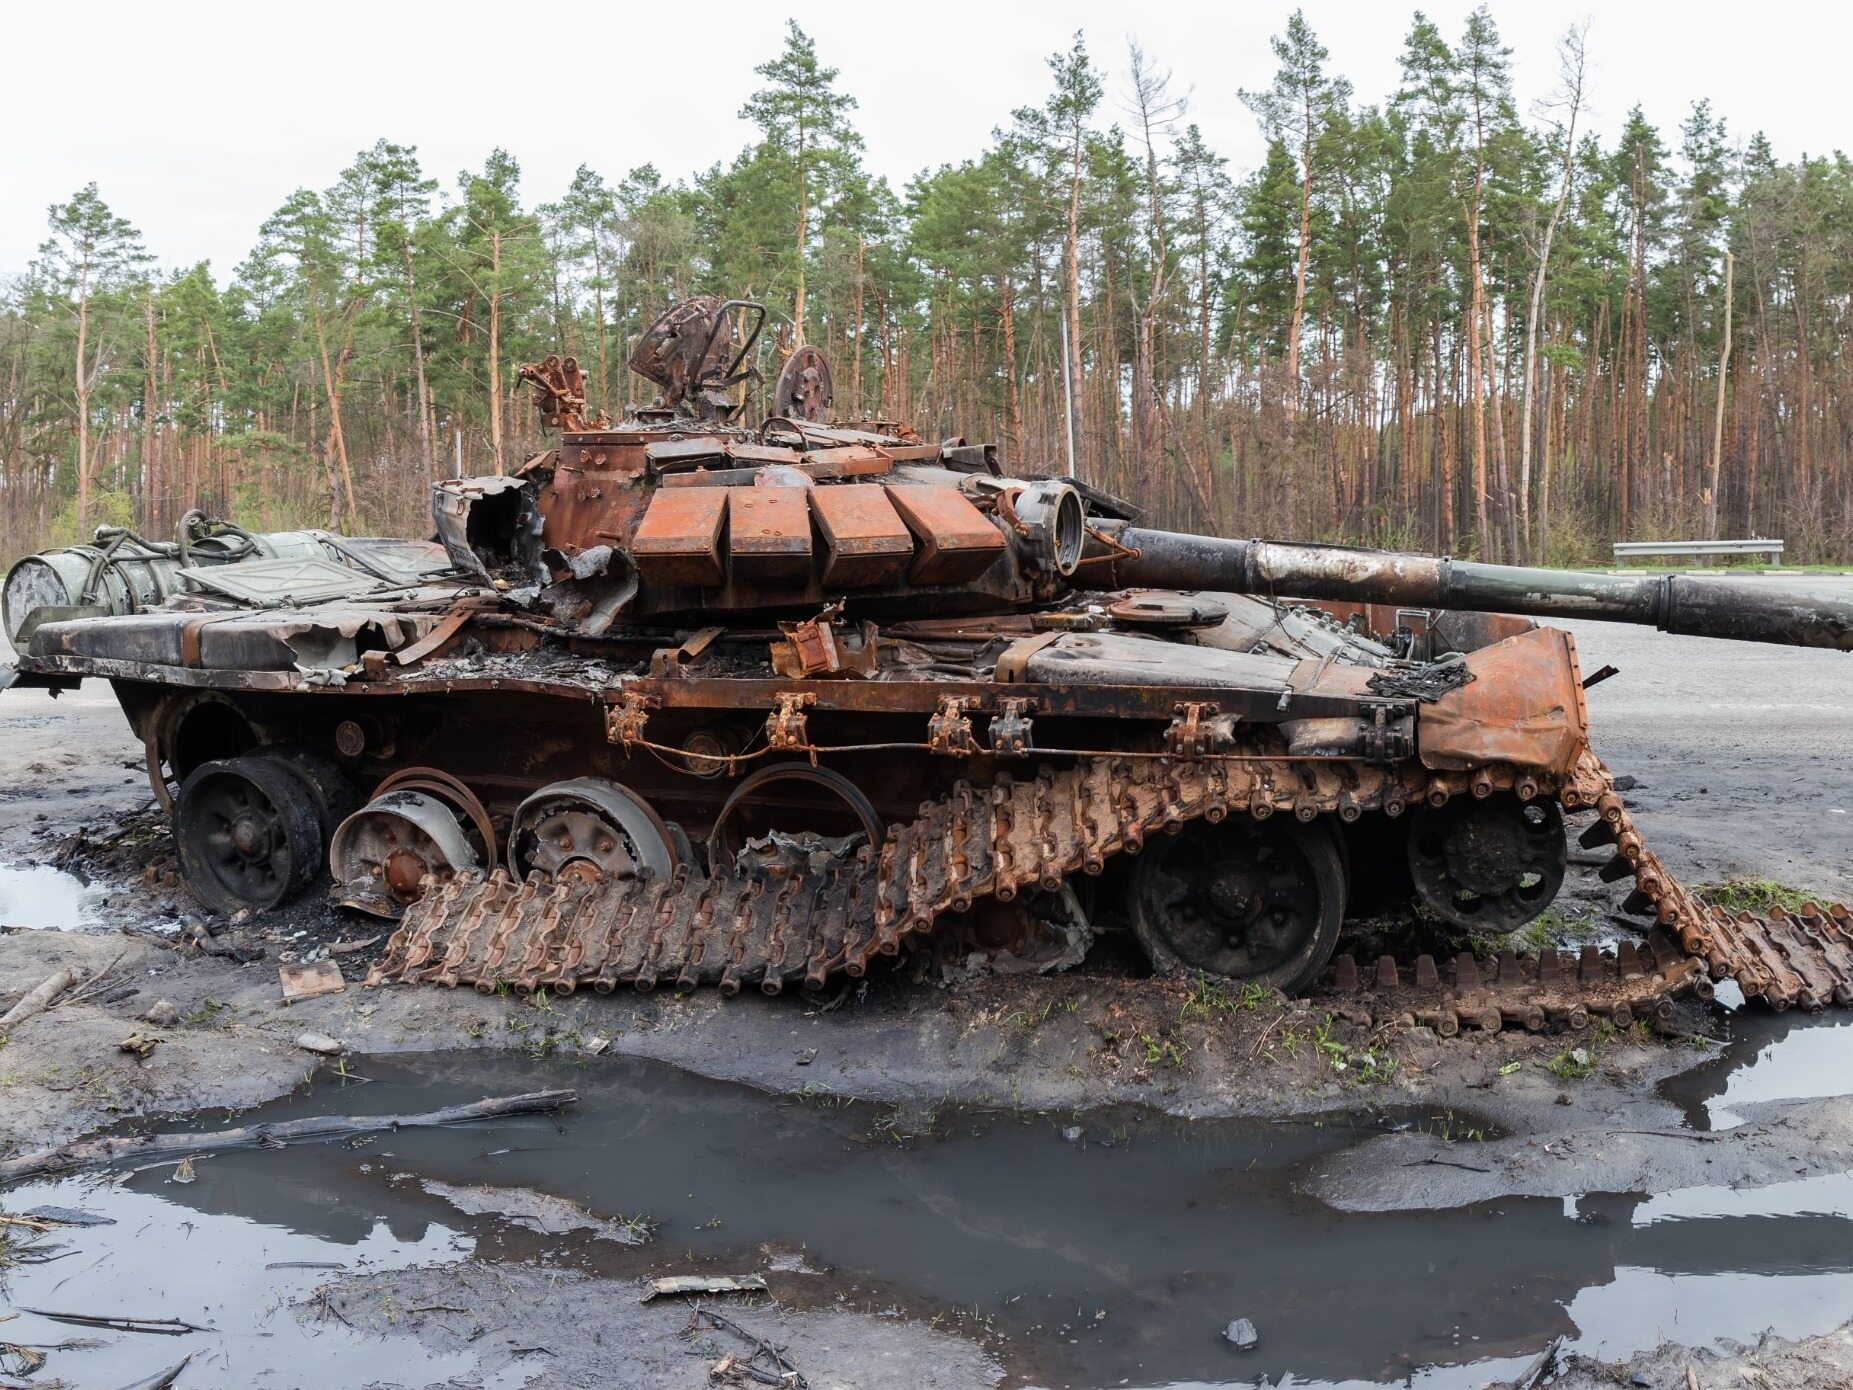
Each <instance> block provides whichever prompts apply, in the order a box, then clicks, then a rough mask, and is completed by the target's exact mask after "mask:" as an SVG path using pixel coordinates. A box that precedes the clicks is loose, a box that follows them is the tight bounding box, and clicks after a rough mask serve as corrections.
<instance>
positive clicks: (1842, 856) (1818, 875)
mask: <svg viewBox="0 0 1853 1390" xmlns="http://www.w3.org/2000/svg"><path fill="white" fill-rule="evenodd" d="M1757 582H1764V583H1771V584H1775V583H1789V582H1800V581H1799V580H1797V581H1788V580H1780V579H1773V578H1772V579H1767V580H1759V581H1757ZM1806 587H1810V588H1818V589H1826V590H1831V591H1833V592H1836V593H1840V594H1847V595H1853V579H1846V578H1841V577H1839V576H1809V578H1808V580H1807V583H1806ZM1561 626H1563V627H1566V628H1568V629H1569V630H1570V631H1571V632H1572V633H1574V634H1575V636H1576V643H1577V651H1578V653H1579V655H1580V657H1581V660H1582V665H1583V673H1584V675H1586V676H1587V675H1589V674H1590V673H1592V672H1594V671H1596V670H1597V669H1599V668H1600V667H1602V666H1604V665H1609V664H1612V665H1614V666H1617V667H1619V668H1620V672H1621V673H1620V674H1619V675H1617V676H1614V677H1611V678H1610V679H1608V680H1606V681H1604V682H1602V683H1601V684H1600V685H1597V686H1596V687H1594V688H1593V689H1591V690H1590V692H1589V720H1590V738H1591V742H1592V743H1593V744H1594V745H1595V749H1596V752H1597V753H1598V754H1600V755H1601V757H1602V759H1603V761H1605V762H1606V763H1608V765H1609V768H1610V770H1611V771H1613V772H1615V773H1616V774H1617V775H1623V774H1631V775H1633V776H1635V777H1637V778H1639V779H1640V783H1639V785H1638V786H1637V787H1636V788H1635V789H1634V790H1633V791H1631V792H1630V793H1629V794H1628V795H1629V799H1630V801H1631V802H1632V803H1634V804H1635V805H1636V806H1637V807H1638V808H1639V811H1640V821H1641V825H1642V829H1643V831H1644V832H1645V834H1646V835H1647V837H1648V843H1649V844H1650V845H1651V846H1653V848H1654V849H1655V850H1656V851H1657V852H1658V853H1659V854H1660V857H1661V858H1662V859H1663V860H1665V861H1666V863H1667V865H1668V867H1669V868H1671V869H1672V870H1673V871H1674V872H1675V873H1677V874H1679V875H1680V876H1681V877H1683V878H1684V879H1686V880H1687V881H1688V882H1714V881H1717V880H1719V879H1722V878H1728V877H1737V876H1756V877H1764V878H1772V879H1776V880H1778V881H1780V882H1782V883H1785V884H1788V885H1790V886H1792V887H1795V888H1799V889H1803V890H1807V891H1811V892H1816V893H1820V894H1824V895H1826V896H1829V897H1832V898H1836V899H1840V900H1847V899H1849V898H1853V653H1846V652H1836V651H1820V650H1805V649H1800V648H1794V647H1772V646H1763V645H1760V644H1756V643H1750V642H1718V641H1711V640H1708V639H1706V638H1701V637H1673V636H1669V635H1668V634H1666V633H1662V632H1654V631H1652V630H1650V629H1644V628H1638V627H1628V626H1625V625H1622V624H1618V623H1588V622H1566V623H1562V624H1561Z"/></svg>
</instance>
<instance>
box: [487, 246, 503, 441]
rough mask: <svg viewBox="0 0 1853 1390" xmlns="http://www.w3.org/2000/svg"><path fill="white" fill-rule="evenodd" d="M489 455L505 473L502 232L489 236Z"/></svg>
mask: <svg viewBox="0 0 1853 1390" xmlns="http://www.w3.org/2000/svg"><path fill="white" fill-rule="evenodd" d="M489 275H490V278H491V281H492V283H493V288H492V289H491V290H490V291H489V452H490V454H491V455H492V456H493V458H494V460H495V471H496V473H497V475H500V474H501V472H502V233H501V230H500V229H499V228H498V229H497V230H495V231H493V232H491V233H490V234H489Z"/></svg>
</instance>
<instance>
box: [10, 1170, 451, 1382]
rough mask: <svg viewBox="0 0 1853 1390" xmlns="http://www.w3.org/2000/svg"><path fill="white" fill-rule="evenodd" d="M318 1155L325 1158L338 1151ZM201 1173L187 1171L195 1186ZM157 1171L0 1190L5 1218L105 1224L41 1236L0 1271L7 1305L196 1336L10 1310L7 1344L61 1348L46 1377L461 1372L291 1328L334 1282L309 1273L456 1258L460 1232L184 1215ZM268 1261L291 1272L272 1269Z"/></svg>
mask: <svg viewBox="0 0 1853 1390" xmlns="http://www.w3.org/2000/svg"><path fill="white" fill-rule="evenodd" d="M324 1157H325V1158H327V1159H329V1160H330V1161H332V1162H338V1159H339V1150H330V1151H328V1152H327V1153H326V1154H325V1155H324ZM217 1161H218V1160H216V1159H215V1160H213V1162H217ZM210 1166H211V1165H210V1164H209V1163H207V1162H206V1161H205V1160H201V1161H200V1163H199V1171H200V1174H201V1179H202V1181H203V1180H204V1177H205V1174H206V1170H207V1169H208V1168H209V1167H210ZM167 1171H169V1170H162V1172H160V1173H144V1174H141V1175H139V1176H138V1177H136V1178H134V1179H133V1180H132V1182H133V1184H134V1187H133V1188H131V1189H127V1190H119V1189H115V1188H111V1187H109V1186H102V1187H96V1186H91V1185H88V1184H85V1183H82V1182H78V1181H66V1182H61V1183H41V1184H35V1185H34V1186H32V1187H30V1188H26V1189H21V1190H18V1191H15V1192H11V1193H9V1194H8V1209H9V1210H11V1211H15V1212H18V1211H23V1210H27V1209H30V1208H33V1207H37V1206H41V1205H47V1206H59V1207H75V1208H81V1209H82V1210H85V1211H89V1212H94V1213H97V1214H99V1215H102V1216H106V1217H109V1218H110V1219H111V1220H112V1221H113V1222H114V1224H113V1225H105V1226H91V1227H84V1228H81V1229H66V1230H59V1231H57V1232H56V1233H55V1234H53V1235H50V1236H48V1237H46V1240H45V1243H44V1246H43V1247H42V1249H41V1252H40V1253H44V1254H49V1255H51V1256H52V1257H53V1258H52V1259H51V1260H50V1262H49V1263H45V1264H26V1265H24V1266H23V1267H21V1268H19V1269H17V1270H13V1271H9V1273H8V1276H7V1279H6V1282H5V1289H4V1292H5V1295H6V1299H5V1302H6V1304H7V1305H8V1307H9V1308H11V1309H24V1308H37V1309H41V1310H44V1311H49V1312H76V1313H109V1314H114V1315H118V1316H119V1315H122V1314H128V1315H131V1316H134V1317H138V1318H151V1319H152V1318H176V1319H179V1320H180V1321H183V1322H188V1323H191V1324H193V1325H194V1326H197V1327H205V1328H207V1329H209V1330H208V1331H205V1332H201V1333H195V1334H191V1335H188V1336H184V1337H173V1338H169V1337H161V1336H146V1335H134V1334H119V1333H112V1332H106V1331H94V1330H92V1329H85V1328H76V1327H71V1326H69V1325H66V1324H63V1323H59V1322H54V1321H52V1320H51V1319H48V1318H42V1317H38V1316H36V1315H34V1314H32V1313H28V1312H23V1311H22V1312H20V1313H19V1316H18V1317H17V1318H16V1319H13V1320H11V1321H9V1322H8V1323H7V1324H6V1333H7V1338H8V1340H11V1341H14V1342H20V1343H26V1344H37V1345H39V1346H55V1345H56V1344H59V1343H66V1344H67V1345H66V1346H65V1347H64V1348H62V1349H59V1350H54V1351H53V1352H52V1353H51V1356H52V1360H51V1362H50V1363H48V1365H47V1367H46V1370H45V1372H44V1374H45V1376H46V1377H47V1378H55V1379H56V1380H57V1381H58V1382H59V1383H61V1384H66V1385H73V1386H76V1385H96V1386H112V1385H124V1384H128V1383H130V1382H132V1381H133V1382H137V1383H139V1381H140V1380H141V1378H142V1377H144V1376H147V1375H148V1374H149V1373H150V1372H152V1371H155V1370H157V1369H159V1368H160V1367H162V1366H167V1365H171V1364H173V1363H174V1362H175V1361H177V1360H179V1359H180V1357H182V1356H185V1355H187V1354H188V1353H189V1352H190V1353H192V1354H193V1356H194V1360H193V1361H192V1362H191V1363H189V1365H188V1367H187V1373H186V1376H185V1378H184V1380H183V1382H182V1384H184V1385H185V1386H187V1387H189V1390H202V1388H203V1387H208V1386H225V1387H230V1386H239V1385H248V1386H266V1387H271V1386H274V1387H278V1390H285V1387H301V1386H309V1385H316V1386H337V1385H358V1384H361V1383H363V1381H362V1380H361V1379H357V1378H356V1377H355V1374H354V1366H355V1364H356V1360H357V1359H360V1360H364V1363H365V1366H366V1376H365V1378H364V1381H365V1383H369V1384H371V1383H375V1382H376V1381H377V1382H378V1383H383V1384H394V1383H398V1384H411V1385H425V1384H428V1383H433V1382H437V1383H441V1382H443V1381H445V1380H446V1379H447V1378H449V1377H452V1376H462V1375H464V1374H465V1373H469V1372H472V1371H473V1370H474V1369H475V1358H474V1357H472V1356H444V1355H435V1354H432V1353H430V1352H428V1351H426V1350H425V1349H424V1348H422V1347H421V1346H420V1345H419V1344H418V1343H416V1342H414V1341H412V1340H410V1339H401V1338H390V1339H387V1340H385V1341H381V1340H379V1339H377V1338H364V1339H363V1338H361V1337H359V1336H358V1335H356V1334H353V1333H349V1332H345V1330H344V1329H343V1328H342V1327H341V1325H340V1324H339V1323H338V1322H336V1321H334V1320H332V1319H325V1318H316V1317H313V1316H305V1317H302V1318H299V1317H298V1316H297V1310H296V1309H295V1308H294V1307H293V1306H292V1305H293V1304H294V1302H295V1301H296V1300H298V1299H302V1298H306V1297H309V1296H310V1295H312V1293H313V1292H314V1290H315V1288H316V1286H317V1285H319V1284H322V1283H325V1282H327V1281H328V1280H330V1279H334V1278H339V1277H341V1271H339V1270H334V1269H328V1268H322V1267H319V1266H326V1265H329V1264H338V1265H342V1266H345V1268H346V1269H347V1270H348V1271H350V1272H354V1273H361V1272H366V1271H371V1270H387V1269H399V1268H404V1267H405V1266H408V1265H415V1264H425V1263H444V1262H449V1261H453V1260H458V1259H462V1258H464V1257H466V1256H467V1255H468V1254H469V1253H470V1250H471V1248H472V1246H473V1244H474V1242H472V1241H471V1240H470V1239H469V1238H468V1237H467V1236H464V1235H462V1234H461V1233H459V1232H457V1231H453V1230H448V1229H446V1228H444V1227H442V1226H437V1225H429V1226H422V1227H421V1228H420V1229H419V1230H418V1231H417V1233H416V1234H414V1233H412V1232H410V1231H406V1230H394V1229H390V1228H389V1227H388V1225H387V1224H386V1223H384V1222H382V1221H379V1220H377V1219H374V1220H371V1221H369V1220H368V1219H366V1218H364V1217H363V1218H361V1219H359V1220H358V1221H357V1222H356V1223H355V1224H354V1225H353V1226H351V1227H350V1228H348V1229H347V1230H346V1231H344V1233H343V1234H342V1235H341V1236H335V1237H328V1236H324V1235H320V1234H317V1233H314V1232H312V1231H304V1230H295V1229H291V1228H289V1227H288V1226H282V1225H278V1224H275V1223H272V1222H267V1221H263V1220H261V1219H260V1220H254V1219H251V1218H250V1217H247V1216H243V1215H233V1214H230V1213H228V1212H224V1211H217V1210H212V1209H211V1207H212V1205H213V1204H212V1203H211V1202H208V1203H205V1204H200V1209H194V1210H189V1209H188V1208H187V1207H185V1206H178V1205H175V1203H174V1196H175V1194H178V1193H181V1192H183V1191H185V1189H183V1188H180V1187H177V1186H174V1185H172V1184H171V1183H169V1182H167V1181H166V1180H165V1176H164V1175H165V1173H166V1172H167ZM252 1176H256V1171H255V1165H254V1170H253V1174H252ZM232 1186H233V1188H234V1189H235V1188H236V1187H237V1186H238V1184H236V1183H234V1184H233V1185H232ZM136 1189H145V1190H136ZM189 1205H193V1204H191V1203H189ZM58 1246H62V1247H65V1248H64V1249H57V1248H54V1247H58ZM279 1265H281V1266H289V1265H295V1266H297V1267H295V1268H272V1266H279ZM303 1266H311V1267H307V1268H305V1267H303ZM72 1342H75V1343H76V1345H75V1346H71V1345H69V1344H70V1343H72ZM6 1383H8V1384H11V1383H12V1382H11V1381H7V1382H6ZM470 1383H471V1384H476V1383H478V1382H475V1381H472V1382H470Z"/></svg>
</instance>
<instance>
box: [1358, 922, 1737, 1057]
mask: <svg viewBox="0 0 1853 1390" xmlns="http://www.w3.org/2000/svg"><path fill="white" fill-rule="evenodd" d="M1329 993H1330V994H1332V995H1337V996H1340V997H1341V998H1344V997H1348V998H1350V999H1352V1000H1354V1001H1355V1004H1356V1005H1357V1006H1358V1007H1360V1008H1361V1009H1362V1010H1363V1011H1364V1012H1366V1013H1367V1014H1369V1015H1370V1016H1371V1019H1372V1021H1384V1020H1387V1019H1391V1018H1396V1017H1407V1018H1408V1019H1410V1020H1412V1021H1414V1022H1416V1023H1425V1024H1427V1025H1428V1026H1429V1027H1431V1028H1433V1029H1434V1030H1435V1031H1436V1032H1437V1033H1438V1034H1440V1035H1441V1036H1442V1037H1444V1038H1451V1037H1453V1036H1454V1035H1455V1034H1456V1033H1458V1032H1460V1031H1461V1029H1463V1028H1477V1029H1480V1030H1481V1031H1483V1032H1488V1033H1497V1032H1498V1031H1499V1030H1500V1029H1502V1028H1514V1027H1517V1028H1524V1029H1527V1030H1529V1031H1532V1032H1538V1031H1540V1030H1542V1029H1544V1028H1547V1027H1549V1026H1551V1025H1553V1024H1561V1025H1564V1026H1566V1027H1569V1028H1573V1029H1579V1030H1580V1029H1583V1028H1587V1027H1588V1026H1589V1023H1590V1020H1591V1019H1592V1018H1606V1019H1607V1020H1608V1021H1609V1022H1611V1023H1613V1024H1614V1025H1615V1026H1616V1027H1617V1028H1626V1027H1628V1026H1629V1025H1630V1024H1631V1023H1633V1022H1634V1021H1635V1020H1636V1019H1649V1020H1665V1019H1668V1018H1670V1016H1671V1014H1672V1008H1673V1000H1674V999H1676V998H1678V997H1679V996H1681V995H1684V994H1696V995H1698V996H1699V997H1700V998H1704V999H1709V998H1710V997H1711V982H1710V981H1709V980H1707V979H1706V978H1705V965H1704V962H1702V961H1700V960H1698V959H1697V958H1696V957H1693V956H1689V955H1687V954H1686V953H1685V952H1684V951H1683V950H1681V949H1680V948H1679V947H1678V946H1677V945H1676V944H1674V942H1673V940H1672V938H1670V937H1668V936H1666V935H1664V934H1662V933H1660V932H1655V933H1654V934H1653V936H1652V937H1651V938H1650V939H1649V940H1648V942H1647V944H1646V945H1645V946H1637V945H1636V944H1635V943H1634V942H1632V941H1624V942H1623V943H1622V944H1621V945H1620V946H1619V947H1617V948H1616V949H1615V951H1614V952H1613V953H1609V952H1604V951H1601V950H1599V949H1598V948H1596V947H1594V946H1590V947H1587V948H1585V949H1584V950H1583V951H1582V952H1581V953H1580V954H1578V955H1571V954H1570V953H1568V952H1564V951H1545V952H1544V953H1543V954H1542V955H1540V956H1539V957H1538V959H1536V960H1535V961H1533V960H1521V959H1520V958H1519V957H1518V956H1517V955H1516V954H1514V953H1513V952H1511V951H1501V952H1500V953H1499V954H1498V955H1497V956H1495V957H1494V958H1493V959H1492V960H1490V961H1479V960H1476V959H1475V958H1474V957H1473V956H1472V954H1470V953H1467V952H1463V953H1461V954H1460V955H1458V956H1456V957H1455V958H1454V959H1453V960H1452V961H1450V962H1448V963H1447V964H1446V965H1439V966H1438V965H1437V964H1436V961H1435V958H1434V957H1433V956H1426V955H1424V956H1417V957H1416V959H1415V964H1414V966H1413V967H1412V968H1408V969H1405V968H1403V967H1401V966H1399V965H1398V964H1397V963H1396V960H1395V959H1394V958H1393V957H1391V956H1381V957H1379V958H1378V960H1377V963H1376V966H1375V968H1374V969H1373V970H1372V971H1371V972H1370V973H1369V974H1368V975H1366V974H1364V973H1362V972H1360V970H1359V969H1358V964H1357V961H1356V960H1355V959H1354V958H1353V957H1351V956H1340V957H1338V958H1337V960H1335V961H1334V962H1333V970H1332V978H1331V983H1330V986H1329ZM1340 1011H1341V1012H1344V1011H1345V1010H1344V1009H1343V1007H1342V1005H1341V1006H1340Z"/></svg>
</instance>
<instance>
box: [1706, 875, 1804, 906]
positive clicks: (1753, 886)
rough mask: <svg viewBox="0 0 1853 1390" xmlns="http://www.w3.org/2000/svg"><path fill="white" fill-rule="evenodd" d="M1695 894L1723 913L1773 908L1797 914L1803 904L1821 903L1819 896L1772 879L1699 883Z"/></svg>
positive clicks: (1735, 879)
mask: <svg viewBox="0 0 1853 1390" xmlns="http://www.w3.org/2000/svg"><path fill="white" fill-rule="evenodd" d="M1694 891H1696V892H1697V893H1698V895H1699V897H1700V898H1701V899H1702V900H1704V901H1705V902H1707V903H1709V904H1711V905H1712V906H1713V907H1721V908H1723V909H1724V910H1725V911H1726V912H1768V911H1769V910H1770V909H1771V908H1772V907H1780V908H1783V909H1785V910H1786V911H1789V912H1800V911H1801V909H1802V904H1803V903H1809V902H1814V903H1818V902H1821V901H1823V899H1822V897H1821V895H1820V894H1818V893H1805V892H1803V891H1802V890H1801V889H1799V888H1791V887H1789V886H1788V884H1786V883H1778V882H1776V880H1775V879H1773V878H1727V879H1726V880H1725V881H1724V882H1723V883H1706V884H1701V885H1699V887H1698V888H1697V889H1696V890H1694Z"/></svg>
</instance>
